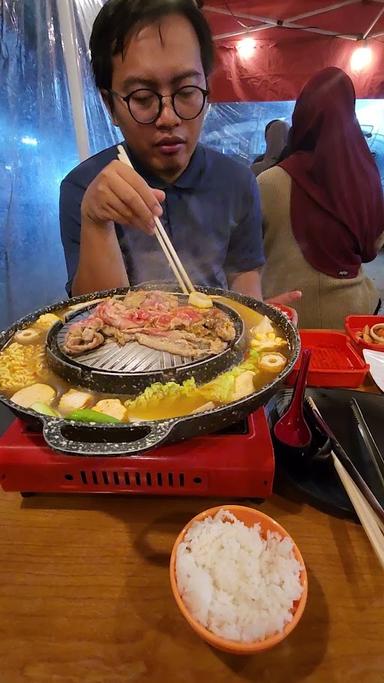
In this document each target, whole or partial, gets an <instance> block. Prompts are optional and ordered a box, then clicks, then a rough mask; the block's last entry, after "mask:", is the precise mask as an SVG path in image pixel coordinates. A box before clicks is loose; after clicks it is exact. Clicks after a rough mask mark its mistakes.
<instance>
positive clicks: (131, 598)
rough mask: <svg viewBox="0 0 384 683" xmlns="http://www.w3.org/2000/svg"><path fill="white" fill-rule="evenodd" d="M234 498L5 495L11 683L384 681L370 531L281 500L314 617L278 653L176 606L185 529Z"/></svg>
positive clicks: (2, 675)
mask: <svg viewBox="0 0 384 683" xmlns="http://www.w3.org/2000/svg"><path fill="white" fill-rule="evenodd" d="M222 502H223V501H222V500H212V499H198V498H184V499H183V498H173V499H172V498H134V497H124V496H110V497H109V496H101V495H97V496H91V495H78V496H75V495H38V496H35V497H33V498H26V499H22V498H21V497H20V496H19V495H18V494H16V493H4V492H2V491H0V520H1V521H0V525H1V536H0V539H1V540H0V683H80V682H81V683H131V682H132V683H135V682H138V681H139V682H141V681H143V682H145V683H147V682H148V683H155V682H156V683H157V682H159V683H160V681H161V682H163V681H164V682H165V683H195V682H196V683H205V682H208V683H236V682H237V681H244V682H248V681H250V682H251V681H252V682H253V681H255V682H257V683H301V682H302V681H308V682H310V683H339V682H340V683H354V682H355V681H356V683H382V682H383V681H384V648H383V637H384V626H383V622H384V610H383V606H384V598H383V587H384V584H383V573H382V571H381V569H380V567H379V564H378V562H377V560H376V558H375V556H374V554H373V552H372V550H371V548H370V546H369V544H368V541H367V539H366V537H365V535H364V532H363V531H362V529H361V528H360V527H359V526H358V525H357V524H355V523H353V522H349V521H343V520H340V519H336V518H333V517H329V516H328V515H326V514H323V513H321V512H318V511H317V510H315V509H313V508H311V507H308V506H307V505H303V504H301V503H300V502H294V501H292V500H291V501H290V500H287V499H285V498H282V497H280V496H277V495H274V496H273V497H272V498H271V499H270V500H268V501H266V502H265V503H263V504H262V505H261V506H260V507H261V510H262V511H263V512H265V513H267V514H269V515H271V516H272V517H274V518H276V519H277V520H278V521H279V522H281V524H282V525H283V526H284V527H286V528H287V530H288V531H289V532H290V533H291V534H292V536H293V537H294V539H295V540H296V542H297V543H298V545H299V547H300V549H301V551H302V554H303V556H304V560H305V562H306V565H307V569H308V574H309V598H308V603H307V608H306V610H305V612H304V616H303V618H302V620H301V622H300V623H299V625H298V627H297V628H296V630H295V631H294V632H293V633H292V635H291V636H290V637H289V638H288V639H287V640H286V641H284V642H283V643H281V644H280V645H278V646H277V647H276V648H274V649H273V650H271V651H269V652H266V653H264V654H260V655H257V656H254V657H240V658H239V657H234V656H230V655H227V654H222V653H220V652H218V651H215V650H213V649H211V648H210V647H208V646H207V645H205V644H204V643H203V642H202V641H201V640H200V639H199V638H198V637H197V636H196V635H195V634H194V633H193V631H192V630H191V629H190V628H189V626H188V625H187V623H186V622H185V621H184V619H183V617H182V616H181V615H180V614H179V612H178V610H177V608H176V605H175V603H174V600H173V597H172V594H171V591H170V586H169V580H168V562H169V555H170V551H171V548H172V545H173V542H174V539H175V537H176V535H177V534H178V532H179V530H180V529H181V528H182V527H183V525H184V524H185V523H186V522H187V521H188V520H189V519H190V518H191V517H192V516H193V515H195V514H197V513H198V512H200V511H201V510H204V509H205V508H207V507H211V506H213V505H217V504H220V503H222Z"/></svg>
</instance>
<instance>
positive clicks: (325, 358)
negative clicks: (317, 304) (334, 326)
mask: <svg viewBox="0 0 384 683" xmlns="http://www.w3.org/2000/svg"><path fill="white" fill-rule="evenodd" d="M300 337H301V345H302V348H303V349H311V351H312V357H311V363H310V366H309V373H308V385H309V386H312V387H354V388H356V387H358V386H360V384H362V382H363V381H364V378H365V376H366V374H367V372H368V370H369V365H366V363H365V362H364V360H363V359H362V358H361V357H360V356H359V354H358V353H357V351H356V350H355V349H354V348H353V346H352V344H351V343H350V341H349V338H348V337H347V335H346V334H344V333H343V332H334V331H333V330H300ZM300 362H301V356H300V357H299V359H298V361H297V363H296V365H295V367H294V368H293V370H292V372H291V374H290V375H289V377H288V378H287V384H290V385H292V384H293V383H294V381H295V380H296V377H297V373H298V371H299V368H300Z"/></svg>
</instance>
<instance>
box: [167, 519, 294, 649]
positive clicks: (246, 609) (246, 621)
mask: <svg viewBox="0 0 384 683" xmlns="http://www.w3.org/2000/svg"><path fill="white" fill-rule="evenodd" d="M302 569H303V567H302V566H301V565H300V563H299V562H298V561H297V559H296V557H295V555H294V552H293V543H292V540H291V539H290V538H283V537H282V536H280V534H278V533H276V532H273V533H271V532H268V535H267V538H266V539H264V538H263V537H262V536H261V533H260V524H255V525H254V526H253V527H247V526H245V524H244V523H243V522H240V521H239V520H238V519H237V518H236V517H235V516H234V515H233V514H232V513H230V512H229V511H228V510H225V508H223V509H221V510H219V512H218V513H217V514H216V515H215V517H207V518H206V519H205V520H203V521H201V522H195V523H194V524H193V525H192V526H191V527H190V528H189V529H188V531H187V533H186V534H185V536H184V540H183V542H182V543H180V544H179V547H178V549H177V554H176V579H177V586H178V589H179V593H180V595H181V598H182V600H183V602H184V603H185V605H186V606H187V607H188V609H189V611H190V612H191V614H192V615H193V616H194V618H195V619H196V620H197V621H199V622H200V624H202V625H203V626H205V627H206V628H207V629H209V630H210V631H212V632H213V633H215V634H217V635H218V636H221V637H223V638H227V639H229V640H235V641H241V642H251V641H255V640H264V639H265V638H266V637H267V636H270V635H273V634H275V633H279V632H281V631H282V630H283V629H284V627H285V626H286V624H287V623H288V622H290V621H291V620H292V618H293V612H292V607H293V602H294V601H295V600H298V599H299V598H300V596H301V594H302V592H303V587H302V585H301V583H300V571H301V570H302Z"/></svg>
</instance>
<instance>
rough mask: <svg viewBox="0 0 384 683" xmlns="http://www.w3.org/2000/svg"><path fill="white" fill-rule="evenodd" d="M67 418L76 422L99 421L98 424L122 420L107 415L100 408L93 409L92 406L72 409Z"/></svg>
mask: <svg viewBox="0 0 384 683" xmlns="http://www.w3.org/2000/svg"><path fill="white" fill-rule="evenodd" d="M66 419H67V420H75V421H76V422H97V423H98V424H108V422H110V423H117V422H121V420H118V419H117V417H112V415H106V414H105V413H99V411H98V410H92V409H91V408H82V409H79V410H72V412H71V413H69V415H67V417H66Z"/></svg>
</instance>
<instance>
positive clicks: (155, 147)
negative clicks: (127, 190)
mask: <svg viewBox="0 0 384 683" xmlns="http://www.w3.org/2000/svg"><path fill="white" fill-rule="evenodd" d="M185 85H197V86H199V87H201V88H203V89H204V88H205V87H206V79H205V76H204V70H203V67H202V64H201V56H200V46H199V42H198V39H197V36H196V34H195V31H194V29H193V27H192V25H191V24H190V23H189V21H188V20H187V19H186V18H185V17H183V16H181V15H177V14H172V15H170V16H166V17H163V18H162V19H161V20H159V21H158V22H155V23H154V24H151V25H149V26H145V27H143V28H142V29H140V30H139V32H138V33H136V34H134V35H133V36H132V38H130V39H129V41H128V43H127V44H126V48H125V53H124V56H123V57H122V56H121V54H118V55H115V56H114V57H113V59H112V89H113V90H115V91H116V92H118V93H119V94H121V95H129V94H130V93H131V92H133V91H134V90H137V89H138V88H150V89H152V90H154V91H156V92H158V93H159V94H161V95H170V94H172V93H174V92H175V91H176V90H178V89H179V88H181V87H182V86H185ZM113 102H114V110H113V120H114V123H116V124H117V125H118V126H119V128H120V129H121V131H122V133H123V135H124V137H125V139H126V141H127V143H128V145H129V147H130V148H131V149H132V150H133V152H134V154H135V155H136V156H137V157H138V159H139V160H140V161H141V162H142V163H143V164H145V166H147V167H148V168H149V169H151V170H152V172H154V173H155V174H156V175H158V176H160V177H161V178H163V179H164V180H166V181H168V182H172V181H174V180H176V178H178V176H179V175H181V173H182V172H183V171H184V170H185V168H186V167H187V166H188V164H189V160H190V158H191V156H192V154H193V152H194V150H195V147H196V144H197V141H198V138H199V134H200V130H201V126H202V122H203V117H204V110H203V111H202V112H201V113H200V114H199V116H198V117H197V118H195V119H192V120H190V121H185V120H182V119H181V118H179V117H178V115H177V114H176V113H175V111H174V110H173V107H172V103H171V100H170V98H167V99H166V100H163V109H162V112H161V115H160V116H159V118H158V119H157V121H155V123H150V124H141V123H137V122H136V121H135V120H134V118H133V117H132V116H131V114H130V112H129V111H128V108H127V106H126V104H125V102H123V101H122V100H121V99H120V98H118V97H114V100H113Z"/></svg>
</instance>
